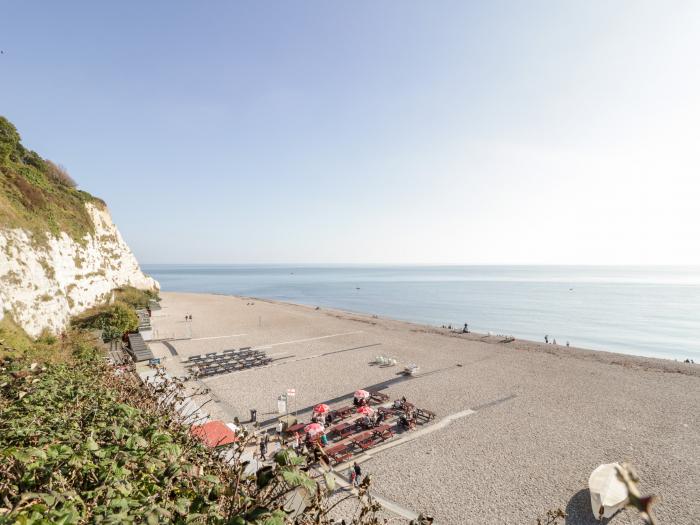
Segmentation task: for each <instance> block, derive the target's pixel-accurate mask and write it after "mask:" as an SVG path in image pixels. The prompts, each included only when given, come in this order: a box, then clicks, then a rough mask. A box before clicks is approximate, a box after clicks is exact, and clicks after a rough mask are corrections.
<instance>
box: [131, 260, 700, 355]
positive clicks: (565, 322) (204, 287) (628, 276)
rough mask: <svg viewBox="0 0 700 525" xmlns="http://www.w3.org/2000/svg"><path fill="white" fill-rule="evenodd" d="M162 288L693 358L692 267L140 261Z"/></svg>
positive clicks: (696, 292)
mask: <svg viewBox="0 0 700 525" xmlns="http://www.w3.org/2000/svg"><path fill="white" fill-rule="evenodd" d="M144 270H145V271H146V272H147V273H149V274H151V275H152V276H153V277H155V278H156V279H157V280H158V281H160V284H161V287H162V288H163V290H166V291H186V292H208V293H220V294H231V295H244V296H252V297H261V298H268V299H277V300H280V301H290V302H295V303H302V304H308V305H319V306H326V307H333V308H339V309H343V310H349V311H355V312H362V313H369V314H377V315H380V316H386V317H391V318H394V319H401V320H406V321H414V322H418V323H423V324H430V325H437V326H440V325H443V324H452V325H453V326H457V327H461V326H462V325H463V324H464V323H465V322H466V323H469V328H470V329H471V330H474V331H476V332H484V333H485V332H489V331H490V332H493V333H496V334H509V335H514V336H516V337H521V338H525V339H532V340H536V341H542V340H543V337H544V335H545V334H548V335H549V337H550V338H556V340H557V343H559V344H565V343H566V341H570V342H571V345H572V346H580V347H585V348H592V349H600V350H610V351H616V352H622V353H627V354H635V355H645V356H650V357H662V358H667V359H679V360H685V359H686V358H690V359H693V360H694V361H695V362H700V267H641V266H640V267H620V266H615V267H603V266H599V267H591V266H585V267H584V266H580V267H579V266H286V265H225V266H218V265H216V266H215V265H206V266H205V265H144Z"/></svg>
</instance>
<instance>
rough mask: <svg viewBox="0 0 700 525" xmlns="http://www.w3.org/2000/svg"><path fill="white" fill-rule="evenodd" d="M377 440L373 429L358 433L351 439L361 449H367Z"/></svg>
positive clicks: (377, 441)
mask: <svg viewBox="0 0 700 525" xmlns="http://www.w3.org/2000/svg"><path fill="white" fill-rule="evenodd" d="M379 441H381V440H380V439H379V438H377V437H376V436H375V435H374V430H368V431H366V432H362V433H361V434H358V435H357V436H356V437H355V439H353V440H352V443H353V444H355V445H357V446H358V447H360V448H361V449H362V450H369V449H370V448H372V447H373V446H375V445H376V444H377V443H379Z"/></svg>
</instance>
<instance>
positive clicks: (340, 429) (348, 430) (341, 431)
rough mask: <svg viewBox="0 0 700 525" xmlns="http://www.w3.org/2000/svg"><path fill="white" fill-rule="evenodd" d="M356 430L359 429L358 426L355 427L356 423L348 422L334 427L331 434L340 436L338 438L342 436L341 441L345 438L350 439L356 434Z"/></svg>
mask: <svg viewBox="0 0 700 525" xmlns="http://www.w3.org/2000/svg"><path fill="white" fill-rule="evenodd" d="M356 428H357V426H356V425H355V422H353V421H346V422H344V423H340V424H338V425H336V426H334V427H333V428H332V429H331V432H332V433H334V434H338V436H340V438H341V439H344V438H346V437H348V436H349V435H350V434H353V433H354V432H355V429H356ZM329 433H330V432H329Z"/></svg>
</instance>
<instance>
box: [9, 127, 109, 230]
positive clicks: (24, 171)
mask: <svg viewBox="0 0 700 525" xmlns="http://www.w3.org/2000/svg"><path fill="white" fill-rule="evenodd" d="M86 202H90V203H93V204H96V205H100V206H104V202H103V201H101V200H100V199H97V198H96V197H93V196H92V195H90V194H89V193H87V192H84V191H81V190H79V189H77V188H76V184H75V182H74V181H73V179H71V177H70V175H68V173H67V172H66V170H65V169H64V168H62V167H61V166H59V165H57V164H55V163H53V162H51V161H50V160H47V159H43V158H42V157H41V156H39V154H38V153H36V152H35V151H31V150H28V149H26V148H25V147H24V146H22V143H21V141H20V135H19V133H18V132H17V129H16V128H15V126H14V125H13V124H12V123H11V122H10V121H9V120H7V119H6V118H5V117H2V116H0V228H24V229H26V230H28V231H30V232H32V233H33V234H34V239H35V241H36V242H38V243H41V242H42V240H44V239H46V238H47V235H53V236H57V235H59V234H60V233H61V232H66V233H67V234H68V235H69V236H70V237H71V238H72V239H74V240H76V241H81V240H82V239H83V237H84V236H85V234H88V233H93V232H94V225H93V223H92V219H91V218H90V215H89V214H88V212H87V210H86V209H85V203H86Z"/></svg>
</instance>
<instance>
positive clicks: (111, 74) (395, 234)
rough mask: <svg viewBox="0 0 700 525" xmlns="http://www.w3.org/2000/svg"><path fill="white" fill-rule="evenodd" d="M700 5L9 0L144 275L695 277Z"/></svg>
mask: <svg viewBox="0 0 700 525" xmlns="http://www.w3.org/2000/svg"><path fill="white" fill-rule="evenodd" d="M699 28H700V2H694V1H669V2H661V1H656V2H647V1H636V0H634V1H633V0H627V1H616V2H605V1H602V0H600V1H589V0H585V1H584V0H580V1H571V2H551V1H548V2H535V1H533V2H517V1H510V2H500V1H494V2H479V3H477V2H466V1H455V2H447V1H436V2H425V1H415V2H409V1H394V2H388V1H385V2H376V1H357V2H328V1H305V2H258V1H251V2H232V1H228V0H227V1H208V2H183V1H172V0H170V1H149V2H136V1H121V2H109V3H108V2H93V1H90V2H88V1H73V2H39V1H34V0H23V1H21V2H7V3H5V5H4V6H3V18H2V19H1V20H0V49H2V50H3V52H4V53H3V54H1V55H0V114H2V115H5V116H6V117H8V118H9V119H10V120H11V121H12V122H13V123H14V124H15V125H16V126H17V128H18V129H19V131H20V133H21V134H22V137H23V142H24V144H25V145H26V146H27V147H30V148H32V149H35V150H36V151H38V152H39V153H41V154H42V155H44V156H45V157H48V158H51V159H53V160H55V161H58V162H60V163H62V164H64V165H65V166H66V167H67V168H68V169H69V171H70V172H71V173H72V175H73V176H74V178H75V179H76V180H77V181H78V182H79V183H80V185H81V187H82V188H83V189H85V190H87V191H90V192H92V193H94V194H96V195H99V196H101V197H103V198H104V199H105V200H107V202H108V204H109V206H110V209H111V212H112V215H113V217H114V219H115V221H116V222H117V224H118V226H119V227H120V229H121V231H122V234H123V236H124V237H125V239H126V240H127V242H128V243H129V244H130V245H131V247H132V248H133V250H134V252H135V253H136V255H137V257H138V258H139V259H140V261H141V262H144V263H169V262H171V263H188V262H191V263H256V262H272V263H275V262H279V263H283V262H293V263H304V262H317V263H319V262H321V263H322V262H334V263H342V262H348V263H363V262H367V263H446V264H459V263H464V264H470V263H473V264H481V263H504V264H528V263H532V264H560V263H561V264H700V242H698V239H700V203H699V202H698V201H699V200H700V199H699V198H700V146H699V144H700V30H699Z"/></svg>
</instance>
